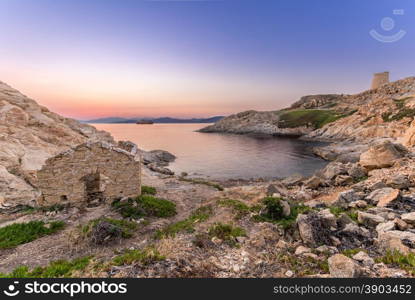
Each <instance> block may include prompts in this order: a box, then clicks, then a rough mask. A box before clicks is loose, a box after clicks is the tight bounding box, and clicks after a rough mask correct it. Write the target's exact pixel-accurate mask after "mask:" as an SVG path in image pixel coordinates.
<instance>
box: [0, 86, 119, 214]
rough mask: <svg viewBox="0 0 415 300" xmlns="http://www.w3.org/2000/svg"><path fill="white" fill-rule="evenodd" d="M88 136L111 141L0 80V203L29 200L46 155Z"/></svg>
mask: <svg viewBox="0 0 415 300" xmlns="http://www.w3.org/2000/svg"><path fill="white" fill-rule="evenodd" d="M88 140H93V141H107V142H113V139H112V137H111V135H110V134H109V133H107V132H104V131H98V130H96V129H95V128H94V127H92V126H90V125H87V124H81V123H79V122H78V121H76V120H73V119H69V118H64V117H62V116H60V115H58V114H55V113H53V112H51V111H49V110H48V109H47V108H45V107H43V106H40V105H39V104H37V103H36V102H35V101H34V100H32V99H30V98H28V97H26V96H25V95H23V94H21V93H20V92H19V91H17V90H15V89H13V88H11V87H10V86H8V85H6V84H5V83H3V82H0V205H1V206H2V207H8V206H15V205H18V204H33V201H34V200H35V199H36V198H37V197H38V196H39V191H38V189H36V188H35V187H34V186H33V183H32V182H33V180H34V179H35V173H36V171H37V170H39V169H40V168H41V167H42V165H43V164H44V162H45V161H46V159H47V158H49V157H52V156H54V155H56V154H57V153H59V152H62V151H64V150H66V149H68V148H70V147H73V146H75V145H78V144H81V143H84V142H86V141H88Z"/></svg>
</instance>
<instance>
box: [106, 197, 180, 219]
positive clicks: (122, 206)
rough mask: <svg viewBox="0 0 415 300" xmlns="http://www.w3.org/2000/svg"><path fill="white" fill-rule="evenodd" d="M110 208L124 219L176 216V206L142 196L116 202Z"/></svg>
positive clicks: (155, 198)
mask: <svg viewBox="0 0 415 300" xmlns="http://www.w3.org/2000/svg"><path fill="white" fill-rule="evenodd" d="M112 206H113V207H114V208H115V209H116V210H117V211H118V212H119V213H120V214H121V215H122V216H123V217H124V218H134V219H138V218H142V217H159V218H166V217H172V216H174V215H176V213H177V212H176V204H175V203H173V202H171V201H169V200H166V199H161V198H157V197H154V196H152V195H146V194H143V195H141V196H139V197H137V198H135V199H133V198H129V199H127V200H125V201H122V200H116V201H114V202H113V203H112Z"/></svg>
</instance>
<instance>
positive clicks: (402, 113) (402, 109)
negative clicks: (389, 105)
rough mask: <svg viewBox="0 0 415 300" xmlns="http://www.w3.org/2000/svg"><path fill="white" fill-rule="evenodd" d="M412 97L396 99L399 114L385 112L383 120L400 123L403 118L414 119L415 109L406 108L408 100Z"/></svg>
mask: <svg viewBox="0 0 415 300" xmlns="http://www.w3.org/2000/svg"><path fill="white" fill-rule="evenodd" d="M411 98H412V97H407V98H403V99H394V102H395V105H396V108H397V109H398V111H397V112H392V111H389V112H385V113H383V114H382V119H383V121H384V122H392V121H399V120H402V119H403V118H413V117H415V109H414V108H409V107H406V106H405V103H406V101H407V100H409V99H411Z"/></svg>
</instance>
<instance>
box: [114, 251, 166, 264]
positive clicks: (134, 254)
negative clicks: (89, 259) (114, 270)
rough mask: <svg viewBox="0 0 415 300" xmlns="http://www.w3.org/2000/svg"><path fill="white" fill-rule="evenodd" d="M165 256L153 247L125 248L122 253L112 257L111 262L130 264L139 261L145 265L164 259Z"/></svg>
mask: <svg viewBox="0 0 415 300" xmlns="http://www.w3.org/2000/svg"><path fill="white" fill-rule="evenodd" d="M164 259H165V257H164V256H162V255H160V253H159V252H158V251H157V250H155V249H154V248H151V247H149V248H146V249H143V250H136V249H133V250H126V251H125V252H124V253H123V254H121V255H118V256H116V257H115V258H114V259H113V264H114V265H116V266H122V265H131V264H133V263H141V264H143V265H147V264H149V263H151V262H154V261H160V260H164Z"/></svg>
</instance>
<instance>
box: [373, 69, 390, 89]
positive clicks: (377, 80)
mask: <svg viewBox="0 0 415 300" xmlns="http://www.w3.org/2000/svg"><path fill="white" fill-rule="evenodd" d="M386 83H389V72H383V73H375V74H373V79H372V87H371V89H377V88H378V87H380V86H382V85H384V84H386Z"/></svg>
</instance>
